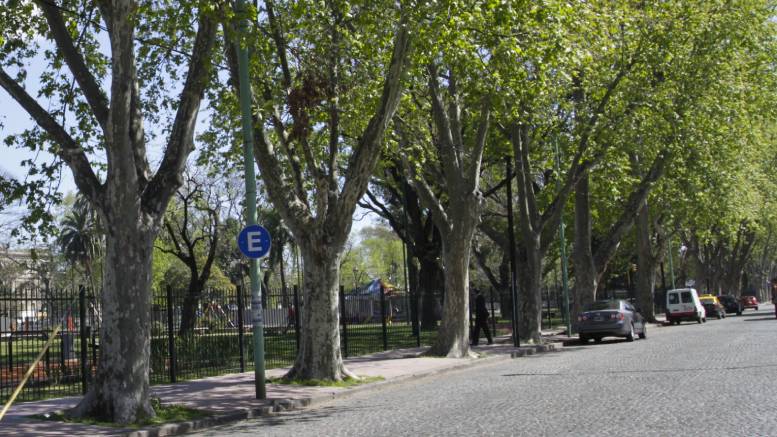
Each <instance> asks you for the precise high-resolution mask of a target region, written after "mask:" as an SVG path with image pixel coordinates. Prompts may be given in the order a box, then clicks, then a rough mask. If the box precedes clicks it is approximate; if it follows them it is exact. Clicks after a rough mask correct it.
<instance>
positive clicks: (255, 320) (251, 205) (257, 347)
mask: <svg viewBox="0 0 777 437" xmlns="http://www.w3.org/2000/svg"><path fill="white" fill-rule="evenodd" d="M237 12H238V14H241V13H245V2H244V0H237ZM247 27H248V21H247V20H246V19H245V18H241V19H240V25H239V27H238V38H237V42H236V50H237V60H238V75H239V79H240V91H239V92H240V112H241V114H242V130H243V164H244V166H245V186H246V224H247V225H248V226H251V225H255V224H256V173H255V172H254V147H253V138H254V137H253V117H252V115H251V94H250V91H251V88H250V84H249V82H248V81H249V79H248V50H247V49H246V47H245V46H243V44H242V41H241V38H240V36H241V35H244V34H245V32H246V30H247ZM248 275H249V277H250V279H251V323H252V330H253V342H254V384H255V389H256V398H257V399H267V389H266V387H265V378H264V321H263V320H262V296H261V289H260V286H259V260H258V259H255V258H251V259H250V260H249V268H248Z"/></svg>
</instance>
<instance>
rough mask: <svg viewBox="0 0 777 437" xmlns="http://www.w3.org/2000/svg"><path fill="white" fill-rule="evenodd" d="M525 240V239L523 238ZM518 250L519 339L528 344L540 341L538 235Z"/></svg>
mask: <svg viewBox="0 0 777 437" xmlns="http://www.w3.org/2000/svg"><path fill="white" fill-rule="evenodd" d="M524 241H527V239H524ZM527 243H528V244H526V246H528V245H529V244H531V245H532V246H533V247H525V246H524V245H521V246H522V247H520V248H519V250H518V259H519V262H518V288H519V290H518V312H519V314H520V317H519V321H518V322H519V327H518V329H519V334H520V337H521V340H522V341H524V342H527V343H529V344H541V343H542V332H541V326H542V289H541V287H540V285H541V283H542V258H543V255H544V254H543V253H542V249H541V248H540V237H539V235H537V236H534V237H533V238H531V240H528V241H527Z"/></svg>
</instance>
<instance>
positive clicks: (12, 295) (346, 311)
mask: <svg viewBox="0 0 777 437" xmlns="http://www.w3.org/2000/svg"><path fill="white" fill-rule="evenodd" d="M420 301H421V299H416V298H415V296H411V295H410V294H409V293H406V292H405V291H402V290H394V289H390V290H383V289H380V290H379V292H374V291H366V290H364V289H354V290H344V289H343V288H342V287H341V289H340V322H341V325H340V343H341V349H342V353H343V356H344V357H352V356H357V355H364V354H369V353H374V352H379V351H383V350H389V349H398V348H408V347H416V346H419V345H428V344H431V342H432V341H433V340H434V336H435V335H436V333H437V332H436V329H420V323H419V320H418V314H419V311H420V310H419V305H420ZM435 301H436V302H435V306H437V307H438V308H440V306H441V299H440V297H439V293H438V294H437V297H435ZM250 302H251V297H250V295H249V293H246V292H245V291H244V290H243V289H242V288H240V287H238V288H234V289H227V290H216V289H208V290H205V291H203V292H202V293H200V294H199V295H197V296H193V297H189V296H187V291H186V290H185V289H184V290H176V289H172V288H167V289H165V290H161V291H157V292H155V293H154V295H153V300H152V307H151V320H152V322H151V359H150V374H149V377H150V380H151V383H152V384H164V383H174V382H177V381H182V380H190V379H197V378H202V377H207V376H216V375H223V374H227V373H236V372H244V371H247V370H251V369H252V368H253V364H254V358H253V341H252V328H253V326H252V325H251V307H250ZM262 304H263V319H264V338H265V361H266V367H267V368H277V367H285V366H290V365H291V364H292V363H293V362H294V358H295V357H296V354H297V348H298V345H299V341H300V338H299V336H300V324H301V321H302V315H303V312H304V311H305V304H304V299H303V297H302V294H301V292H300V291H299V289H298V288H297V287H293V288H287V289H276V290H266V292H265V293H263V296H262ZM492 305H493V302H492ZM101 319H102V316H101V310H100V304H99V297H98V296H95V294H94V293H92V291H91V290H88V289H86V288H84V287H80V288H75V289H73V288H69V289H56V290H55V289H44V288H33V289H16V290H13V291H12V290H10V289H4V290H3V289H0V401H3V402H4V401H5V400H7V399H8V398H9V396H10V394H11V393H12V392H13V390H14V389H15V388H16V386H17V385H18V383H19V381H20V380H21V378H22V377H23V375H24V373H25V372H26V371H27V369H28V368H29V367H30V365H31V364H32V363H33V361H34V359H35V357H36V355H37V354H38V353H39V352H40V350H41V349H42V347H43V345H44V343H45V342H46V340H47V339H48V338H49V336H50V335H51V334H52V332H53V331H54V328H55V327H56V326H57V325H58V324H60V323H61V324H62V331H61V332H60V333H59V334H57V337H56V338H55V339H54V341H53V344H52V346H51V347H50V348H49V349H48V350H47V351H46V353H45V355H44V359H43V360H41V362H39V363H37V364H36V366H35V370H34V372H33V374H32V376H31V378H30V379H29V381H28V382H27V384H26V385H25V388H24V390H23V391H22V393H21V394H20V396H19V398H18V400H19V401H30V400H37V399H43V398H50V397H58V396H70V395H79V394H83V393H85V392H86V390H87V389H88V387H89V383H90V381H91V380H92V378H93V377H94V373H95V369H96V368H97V362H98V359H99V352H100V337H99V331H100V329H99V327H100V322H101Z"/></svg>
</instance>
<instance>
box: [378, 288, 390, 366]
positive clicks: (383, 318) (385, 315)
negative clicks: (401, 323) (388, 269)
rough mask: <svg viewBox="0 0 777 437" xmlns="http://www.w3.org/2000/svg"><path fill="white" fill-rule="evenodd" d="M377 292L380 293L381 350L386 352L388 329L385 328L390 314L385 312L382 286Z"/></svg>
mask: <svg viewBox="0 0 777 437" xmlns="http://www.w3.org/2000/svg"><path fill="white" fill-rule="evenodd" d="M378 290H379V291H380V314H381V318H380V327H381V330H382V333H383V350H384V351H385V350H388V329H387V327H386V322H387V319H388V318H389V315H390V313H389V312H388V311H386V294H385V293H384V292H383V286H381V287H380V288H379V289H378Z"/></svg>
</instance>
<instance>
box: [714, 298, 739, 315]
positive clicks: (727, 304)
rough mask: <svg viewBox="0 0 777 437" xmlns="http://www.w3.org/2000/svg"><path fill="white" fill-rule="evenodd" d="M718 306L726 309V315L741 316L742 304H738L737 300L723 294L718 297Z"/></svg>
mask: <svg viewBox="0 0 777 437" xmlns="http://www.w3.org/2000/svg"><path fill="white" fill-rule="evenodd" d="M718 300H719V301H720V304H721V305H723V308H725V309H726V313H736V315H738V316H741V315H742V304H740V303H739V301H738V300H737V298H735V297H734V296H729V295H727V294H723V295H720V296H718Z"/></svg>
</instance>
